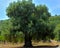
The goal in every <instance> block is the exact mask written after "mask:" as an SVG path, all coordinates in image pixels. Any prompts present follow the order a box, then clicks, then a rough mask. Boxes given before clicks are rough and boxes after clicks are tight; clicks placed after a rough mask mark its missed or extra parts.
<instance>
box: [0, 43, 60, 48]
mask: <svg viewBox="0 0 60 48" xmlns="http://www.w3.org/2000/svg"><path fill="white" fill-rule="evenodd" d="M32 44H33V46H56V45H60V42H57V43H56V42H55V43H52V42H51V43H49V42H45V43H43V42H32ZM23 45H24V43H17V44H16V43H14V44H12V43H5V44H3V43H1V44H0V48H18V47H23Z"/></svg>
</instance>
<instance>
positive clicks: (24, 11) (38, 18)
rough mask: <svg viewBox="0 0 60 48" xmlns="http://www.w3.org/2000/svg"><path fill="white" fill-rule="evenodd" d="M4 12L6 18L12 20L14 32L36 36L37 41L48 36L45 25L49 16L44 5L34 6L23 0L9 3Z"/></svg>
mask: <svg viewBox="0 0 60 48" xmlns="http://www.w3.org/2000/svg"><path fill="white" fill-rule="evenodd" d="M6 11H7V15H8V17H10V18H13V19H14V20H13V22H12V23H13V29H12V30H14V32H16V31H22V32H23V33H24V34H26V33H27V34H28V35H29V34H30V36H36V37H35V38H38V40H39V39H42V38H43V39H44V38H45V37H46V36H49V33H50V32H49V28H48V27H49V26H48V25H47V23H48V22H49V21H48V19H49V17H50V16H51V15H50V13H49V12H48V8H47V7H46V6H45V5H38V6H35V4H33V3H32V2H29V0H28V1H25V0H23V1H20V2H18V1H17V2H13V3H10V5H9V6H8V7H7V10H6ZM47 29H48V31H47ZM48 32H49V33H48ZM35 34H36V35H35Z"/></svg>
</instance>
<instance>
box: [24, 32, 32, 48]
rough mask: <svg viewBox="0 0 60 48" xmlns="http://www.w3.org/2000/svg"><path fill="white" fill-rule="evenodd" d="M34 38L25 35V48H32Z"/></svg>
mask: <svg viewBox="0 0 60 48" xmlns="http://www.w3.org/2000/svg"><path fill="white" fill-rule="evenodd" d="M31 40H32V37H31V36H30V34H27V33H25V44H24V47H32V42H31Z"/></svg>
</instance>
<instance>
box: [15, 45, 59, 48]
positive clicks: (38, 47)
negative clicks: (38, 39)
mask: <svg viewBox="0 0 60 48" xmlns="http://www.w3.org/2000/svg"><path fill="white" fill-rule="evenodd" d="M58 47H59V46H58V45H57V46H33V47H15V48H58Z"/></svg>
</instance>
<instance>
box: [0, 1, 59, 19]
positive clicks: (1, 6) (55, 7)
mask: <svg viewBox="0 0 60 48" xmlns="http://www.w3.org/2000/svg"><path fill="white" fill-rule="evenodd" d="M13 1H17V0H0V20H5V19H8V16H7V15H6V8H7V7H8V5H9V3H11V2H13ZM33 3H35V5H39V4H43V5H44V4H45V5H46V6H47V7H48V9H49V12H50V13H51V15H52V16H53V15H56V14H57V15H60V0H33Z"/></svg>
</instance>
